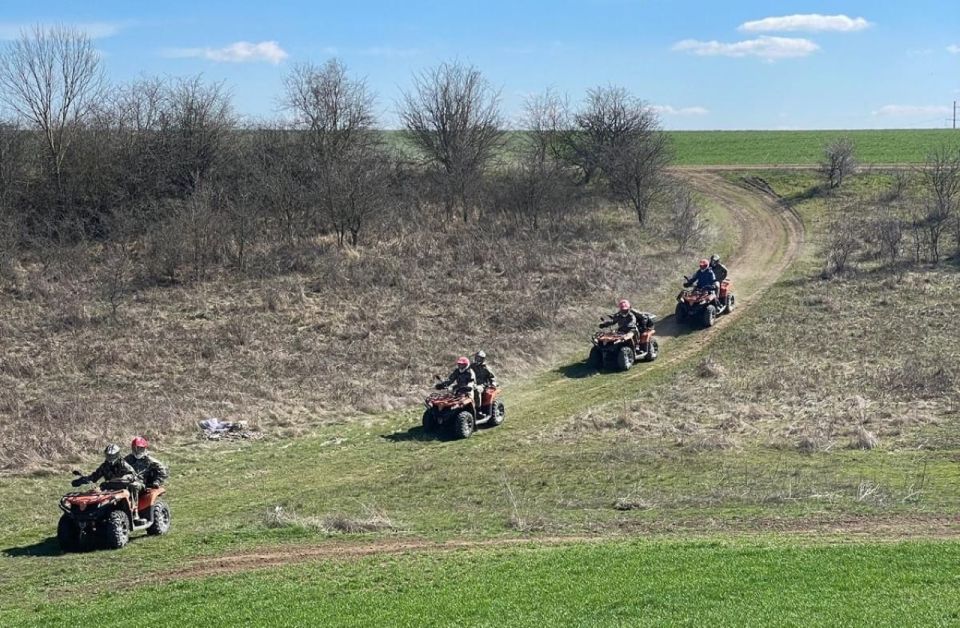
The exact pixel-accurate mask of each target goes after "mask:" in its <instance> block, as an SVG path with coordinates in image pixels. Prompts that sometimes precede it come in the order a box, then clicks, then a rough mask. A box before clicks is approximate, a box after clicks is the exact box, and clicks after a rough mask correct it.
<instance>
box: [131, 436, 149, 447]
mask: <svg viewBox="0 0 960 628" xmlns="http://www.w3.org/2000/svg"><path fill="white" fill-rule="evenodd" d="M130 446H131V447H143V448H144V449H146V448H147V446H148V445H147V439H146V438H144V437H143V436H137V437H136V438H134V439H133V442H132V443H130Z"/></svg>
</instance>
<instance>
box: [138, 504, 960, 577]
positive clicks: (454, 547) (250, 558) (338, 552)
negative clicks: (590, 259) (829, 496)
mask: <svg viewBox="0 0 960 628" xmlns="http://www.w3.org/2000/svg"><path fill="white" fill-rule="evenodd" d="M718 532H721V533H725V534H728V535H729V536H730V538H735V539H740V540H743V541H746V542H749V541H751V540H752V541H758V542H762V541H763V539H764V538H765V537H768V536H769V535H771V534H776V535H778V536H779V537H782V536H783V535H787V536H789V537H791V538H790V540H791V542H792V543H797V544H801V545H802V544H804V543H805V542H809V544H811V545H812V544H823V543H830V542H837V543H864V542H870V543H895V542H899V541H905V540H936V539H956V538H957V537H958V536H960V520H958V519H957V518H956V517H948V516H940V515H931V516H918V515H889V516H885V517H868V516H863V517H859V516H845V517H839V518H829V517H823V518H817V517H808V518H804V519H786V520H783V519H776V518H767V519H757V520H749V521H747V520H740V521H736V522H731V524H730V525H728V526H724V527H723V528H720V529H718V528H716V527H714V525H713V524H712V522H710V521H703V520H692V521H690V522H668V523H665V524H657V523H649V522H648V523H642V524H638V525H636V526H628V527H627V528H625V529H624V528H618V529H616V530H614V531H612V532H611V533H609V534H602V533H600V534H594V535H590V536H587V535H569V536H539V537H538V536H529V537H509V538H494V539H481V540H476V539H451V540H447V541H431V540H427V539H419V538H403V539H390V540H374V541H369V542H358V541H347V542H344V541H328V542H324V543H322V544H315V545H297V546H291V547H276V546H275V547H272V548H260V549H256V550H250V551H246V552H238V553H235V554H224V555H221V556H213V557H205V558H198V559H196V560H192V561H190V562H187V563H186V564H184V565H182V566H180V567H177V568H176V569H171V570H167V571H161V572H158V573H151V574H146V575H144V576H143V577H142V578H140V579H137V580H134V581H133V582H132V583H131V584H132V585H135V586H139V585H151V584H163V583H165V582H171V581H175V580H184V579H199V578H209V577H215V576H228V575H231V574H237V573H243V572H248V571H259V570H267V569H276V568H280V567H285V566H290V565H302V564H309V563H316V562H322V561H346V560H360V559H363V558H365V557H368V556H391V555H413V554H439V553H450V552H456V551H472V550H489V549H508V548H512V547H527V548H529V549H542V548H545V547H557V546H563V545H576V544H595V543H616V542H629V541H633V540H637V539H640V538H644V539H647V540H661V541H678V542H680V541H695V540H698V539H703V538H714V537H715V535H716V534H717V533H718Z"/></svg>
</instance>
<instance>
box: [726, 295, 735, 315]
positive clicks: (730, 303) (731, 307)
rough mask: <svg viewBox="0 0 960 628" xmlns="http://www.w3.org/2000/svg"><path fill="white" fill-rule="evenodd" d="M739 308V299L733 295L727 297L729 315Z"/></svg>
mask: <svg viewBox="0 0 960 628" xmlns="http://www.w3.org/2000/svg"><path fill="white" fill-rule="evenodd" d="M736 307H737V297H735V296H734V295H732V294H728V295H727V313H728V314H729V313H730V312H732V311H733V310H734V309H735V308H736Z"/></svg>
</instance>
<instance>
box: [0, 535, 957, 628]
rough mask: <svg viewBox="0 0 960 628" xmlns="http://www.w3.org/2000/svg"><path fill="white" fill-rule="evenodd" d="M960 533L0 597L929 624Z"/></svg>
mask: <svg viewBox="0 0 960 628" xmlns="http://www.w3.org/2000/svg"><path fill="white" fill-rule="evenodd" d="M958 560H960V545H958V544H956V543H938V542H911V543H897V544H828V543H823V542H810V543H786V544H784V543H777V542H742V541H739V542H738V541H733V542H729V541H727V542H717V541H712V542H671V543H649V542H612V543H589V544H574V545H571V546H566V547H537V546H534V545H530V546H526V547H520V548H512V549H500V550H483V551H481V550H476V549H474V550H466V551H460V552H453V553H442V554H426V555H423V554H421V555H399V556H387V557H372V558H365V559H360V560H337V559H334V560H330V561H324V562H319V563H314V564H308V565H301V566H296V567H288V568H283V569H277V570H269V571H256V572H252V573H245V574H243V573H242V574H237V575H228V576H225V577H217V578H210V579H206V580H200V581H196V580H186V581H180V582H177V583H173V584H166V585H162V586H158V585H148V586H144V587H141V588H138V589H135V590H133V591H120V590H116V588H113V590H110V591H107V592H105V593H104V594H102V595H100V594H98V595H96V596H92V595H86V596H83V597H82V598H79V599H70V600H66V601H62V600H61V601H57V602H51V601H46V602H41V603H39V604H38V605H37V606H36V607H34V608H31V609H29V611H26V610H13V611H12V612H7V613H4V612H3V611H0V621H2V622H3V624H4V625H5V626H8V627H12V626H21V625H22V626H49V625H54V624H57V625H91V626H92V625H101V626H108V625H109V626H114V625H116V626H120V625H129V623H130V621H131V620H130V616H131V613H132V612H135V613H136V617H137V623H138V624H142V625H150V626H158V627H159V626H182V625H198V624H203V625H206V626H223V625H258V626H289V625H313V626H388V625H389V626H451V625H460V626H463V625H471V626H477V625H481V626H544V625H549V626H556V625H631V626H663V625H678V624H685V625H686V624H690V625H710V626H728V625H730V626H732V625H736V626H770V625H804V626H828V625H829V626H836V625H844V626H902V625H906V624H909V625H911V626H928V625H930V626H932V625H941V626H945V625H952V624H955V623H957V622H960V598H958V597H957V595H956V586H957V583H956V575H955V573H956V569H955V566H956V564H957V561H958Z"/></svg>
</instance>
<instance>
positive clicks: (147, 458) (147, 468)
mask: <svg viewBox="0 0 960 628" xmlns="http://www.w3.org/2000/svg"><path fill="white" fill-rule="evenodd" d="M148 446H149V444H148V443H147V439H146V438H144V437H143V436H137V437H136V438H134V439H133V442H131V443H130V453H129V454H127V456H126V457H125V458H124V459H123V460H124V462H126V463H127V464H128V465H130V466H131V467H132V468H133V470H134V471H135V472H136V474H137V475H139V476H140V481H141V482H143V483H144V484H145V485H146V486H147V488H159V487H160V485H161V484H163V483H164V482H166V481H167V478H168V477H170V473H169V471H167V467H166V465H164V464H163V463H162V462H160V461H159V460H157V459H156V458H154V457H153V456H151V455H150V453H149V452H148V451H147V447H148Z"/></svg>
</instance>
